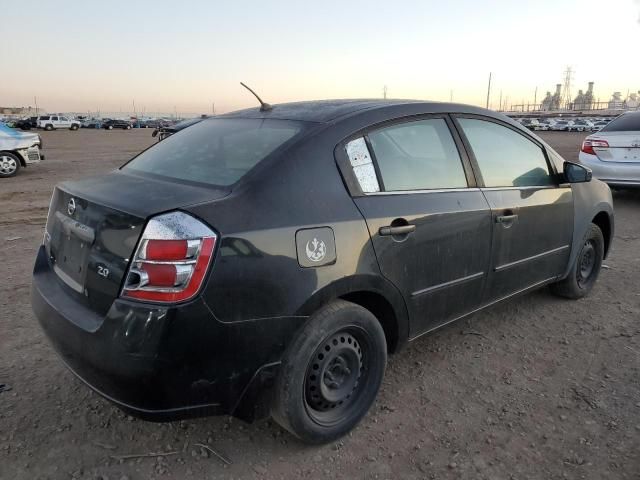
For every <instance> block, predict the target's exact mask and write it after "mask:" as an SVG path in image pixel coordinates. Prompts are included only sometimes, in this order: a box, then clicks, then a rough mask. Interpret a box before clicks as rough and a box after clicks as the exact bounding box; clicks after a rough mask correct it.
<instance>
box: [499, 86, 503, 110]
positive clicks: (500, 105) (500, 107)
mask: <svg viewBox="0 0 640 480" xmlns="http://www.w3.org/2000/svg"><path fill="white" fill-rule="evenodd" d="M498 111H499V112H501V111H502V89H500V104H499V105H498Z"/></svg>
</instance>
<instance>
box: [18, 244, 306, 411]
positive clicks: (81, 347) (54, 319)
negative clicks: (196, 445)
mask: <svg viewBox="0 0 640 480" xmlns="http://www.w3.org/2000/svg"><path fill="white" fill-rule="evenodd" d="M31 302H32V307H33V310H34V312H35V314H36V317H37V318H38V321H39V322H40V324H41V325H42V328H43V329H44V331H45V333H46V335H47V337H48V338H49V339H50V341H51V343H52V344H53V346H54V348H55V350H56V351H57V353H58V354H59V355H60V357H61V358H62V359H63V361H64V363H65V364H66V365H67V367H68V368H69V369H70V370H71V371H72V372H73V373H74V374H75V375H76V376H78V377H79V378H80V379H81V380H82V381H83V382H84V383H86V384H87V385H88V386H90V387H91V388H92V389H93V390H95V391H96V392H98V393H99V394H100V395H102V396H104V397H105V398H107V399H108V400H110V401H112V402H114V403H115V404H116V405H118V406H119V407H120V408H122V409H123V410H125V411H127V412H129V413H131V414H133V415H135V416H138V417H140V418H144V419H147V420H154V421H165V420H174V419H177V418H186V417H197V416H207V415H221V414H232V415H235V416H238V417H240V418H243V419H245V420H249V421H251V420H253V419H255V418H260V417H264V416H266V415H267V414H268V413H269V409H268V407H269V402H268V392H269V388H268V387H270V385H271V384H272V383H273V380H274V378H275V375H276V374H277V369H278V366H279V360H280V357H281V355H282V351H283V349H284V345H285V344H286V343H287V342H286V340H287V338H286V337H290V336H291V335H292V334H293V331H294V326H295V325H299V324H300V323H301V321H302V319H301V318H299V317H298V318H291V319H287V318H279V319H261V320H256V321H247V322H234V323H223V322H220V321H218V320H217V319H216V318H215V317H214V316H213V314H212V313H211V311H210V310H209V308H208V307H207V305H206V304H205V303H204V302H203V301H202V300H201V299H198V300H195V301H193V302H190V303H188V304H184V305H181V306H173V307H164V306H157V305H151V304H141V303H137V302H129V301H124V300H120V299H117V300H115V301H114V303H113V304H112V306H111V308H110V309H109V311H108V312H107V314H106V315H105V316H101V315H98V314H96V313H95V312H94V311H92V310H91V309H89V308H87V307H86V306H84V305H82V304H81V303H79V302H78V301H77V300H76V299H75V298H73V296H72V295H71V294H70V293H69V292H68V291H66V287H65V286H64V285H63V284H62V283H61V282H60V281H59V280H58V278H57V276H56V274H55V273H54V272H53V270H52V269H51V267H50V265H49V262H48V259H47V258H46V253H45V250H44V248H42V247H41V248H40V250H39V252H38V256H37V259H36V265H35V268H34V275H33V282H32V290H31ZM274 323H278V324H280V325H288V326H289V328H286V329H284V330H283V329H282V328H280V329H279V328H274V326H273V324H274ZM269 333H270V334H271V335H269ZM278 333H280V334H281V336H278Z"/></svg>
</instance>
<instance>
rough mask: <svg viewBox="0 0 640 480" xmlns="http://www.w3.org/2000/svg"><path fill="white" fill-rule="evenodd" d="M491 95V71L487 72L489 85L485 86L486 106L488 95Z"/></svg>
mask: <svg viewBox="0 0 640 480" xmlns="http://www.w3.org/2000/svg"><path fill="white" fill-rule="evenodd" d="M490 95H491V72H489V85H488V86H487V108H489V96H490Z"/></svg>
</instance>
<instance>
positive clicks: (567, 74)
mask: <svg viewBox="0 0 640 480" xmlns="http://www.w3.org/2000/svg"><path fill="white" fill-rule="evenodd" d="M573 73H574V72H573V70H571V67H567V69H566V70H565V71H564V86H563V88H562V97H561V101H560V102H561V107H562V106H563V107H564V108H569V104H570V103H571V76H572V75H573Z"/></svg>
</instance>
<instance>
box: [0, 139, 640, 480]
mask: <svg viewBox="0 0 640 480" xmlns="http://www.w3.org/2000/svg"><path fill="white" fill-rule="evenodd" d="M543 136H544V137H545V138H546V139H547V141H548V142H549V143H550V144H551V145H553V146H554V147H556V148H557V149H558V150H559V152H560V153H561V154H563V155H564V156H565V158H567V159H575V158H576V157H577V152H578V149H579V145H580V142H581V140H582V138H583V137H584V136H585V135H584V134H578V133H575V134H574V133H555V132H548V133H544V134H543ZM42 137H43V139H44V152H45V153H46V155H47V159H46V160H45V161H44V162H42V163H41V164H40V165H37V166H33V167H29V168H27V169H25V170H22V171H21V172H20V173H19V175H18V176H17V177H15V178H12V179H5V180H2V181H0V201H1V204H2V209H1V211H0V245H2V248H1V249H0V278H1V279H3V280H2V281H1V282H0V384H4V387H0V478H1V479H15V478H20V479H45V478H47V479H48V478H51V479H71V478H82V479H85V478H86V479H103V480H106V479H108V480H125V479H128V480H134V479H148V478H157V479H172V478H175V479H182V478H194V479H201V478H216V479H217V478H224V479H231V478H298V477H305V478H331V479H351V478H367V479H368V478H372V479H373V478H379V479H396V478H403V479H405V478H406V479H418V478H420V479H421V478H438V479H441V478H444V479H447V478H461V479H467V478H478V479H481V478H482V479H556V478H586V479H598V480H600V479H617V478H629V479H631V478H633V479H639V478H640V322H639V320H640V214H639V212H640V192H631V191H623V192H615V194H614V201H615V208H616V222H617V223H616V233H615V240H614V243H613V250H612V252H611V255H610V257H609V259H608V260H606V261H605V263H606V266H605V268H603V270H602V273H601V275H600V280H599V282H598V284H597V285H596V287H595V289H594V290H593V292H592V294H591V295H590V296H589V297H588V298H586V299H583V300H580V301H577V302H574V301H567V300H561V299H559V298H555V297H553V296H551V295H550V294H549V293H548V291H547V290H546V289H543V290H541V291H538V292H535V293H532V294H529V295H526V296H523V297H520V298H518V299H515V300H512V301H508V302H507V303H504V304H502V305H499V306H496V307H494V308H491V309H490V310H487V311H485V312H483V313H479V314H476V315H475V316H473V317H472V318H471V319H470V320H468V321H462V322H460V323H457V324H454V325H450V326H448V327H446V328H444V329H442V330H440V331H439V332H436V333H434V334H431V335H427V336H424V337H422V338H420V339H418V340H416V341H415V342H413V343H411V344H410V345H409V346H408V347H407V348H406V349H405V350H403V351H402V352H400V353H399V354H397V355H395V356H392V357H391V358H390V361H389V368H388V370H387V373H386V377H385V381H384V385H383V388H382V391H381V392H380V395H379V397H378V400H377V402H376V403H375V405H374V406H373V408H372V410H371V411H370V413H369V415H368V416H367V417H366V418H365V419H364V421H363V422H362V423H361V424H360V426H359V427H358V428H356V429H355V430H354V431H353V432H352V433H351V434H350V435H349V436H347V437H345V438H344V439H342V440H341V441H339V442H337V443H334V444H331V445H327V446H324V447H320V448H311V447H307V446H304V445H302V444H300V443H299V442H298V441H296V440H295V439H294V438H293V437H292V436H291V435H289V434H288V433H287V432H285V431H283V430H282V429H281V428H280V427H278V426H277V425H275V424H274V423H273V422H272V421H263V422H259V423H255V424H252V425H248V424H245V423H243V422H241V421H238V420H235V419H231V418H228V417H217V418H216V417H214V418H204V419H198V420H193V421H183V422H174V423H166V424H155V423H147V422H144V421H140V420H136V419H133V418H131V417H129V416H127V415H125V414H123V413H122V412H120V411H119V410H118V409H117V408H115V407H113V406H112V405H111V404H110V403H108V402H107V401H106V400H103V399H102V398H101V397H99V396H98V395H96V394H94V393H93V392H91V391H90V390H89V389H87V388H86V387H85V386H84V385H82V384H81V383H80V382H79V381H78V380H76V379H75V378H74V377H73V376H72V374H71V373H69V372H68V371H67V370H66V369H65V367H64V366H63V364H62V363H61V361H59V359H58V358H57V356H56V354H55V353H54V352H53V350H52V348H51V346H50V345H49V343H48V342H47V340H46V339H45V338H44V337H43V334H42V332H41V330H40V328H39V327H38V325H37V323H36V320H35V318H34V316H33V314H32V312H31V307H30V304H29V288H30V287H29V285H30V281H31V268H32V265H33V261H34V258H35V253H36V249H37V248H38V245H39V244H40V241H41V238H42V233H43V227H44V222H45V218H46V214H47V208H48V204H49V198H50V195H51V191H52V188H53V186H54V184H55V183H56V182H58V181H61V180H64V179H75V178H80V177H84V176H86V175H90V174H95V173H101V172H106V171H108V170H110V169H112V168H114V167H116V166H118V165H120V164H121V163H122V162H123V161H124V160H126V159H127V158H129V157H130V156H132V155H133V154H134V153H136V152H138V151H140V150H141V149H143V148H145V147H147V146H148V145H150V144H151V143H152V142H153V139H152V138H151V131H150V130H132V131H111V132H107V131H95V130H81V131H78V132H69V131H59V132H43V133H42ZM197 444H201V445H206V446H207V447H209V448H211V449H212V450H213V451H215V452H217V453H219V454H220V455H222V456H223V457H224V458H225V459H227V460H228V462H229V464H227V463H225V462H224V461H222V460H221V459H220V458H219V457H217V456H216V455H215V454H213V453H212V452H211V451H209V450H207V449H206V448H203V447H200V446H198V445H197ZM158 452H164V453H167V455H165V456H161V457H142V458H133V459H126V458H122V457H121V456H124V455H132V454H149V453H158ZM169 453H170V454H169Z"/></svg>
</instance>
